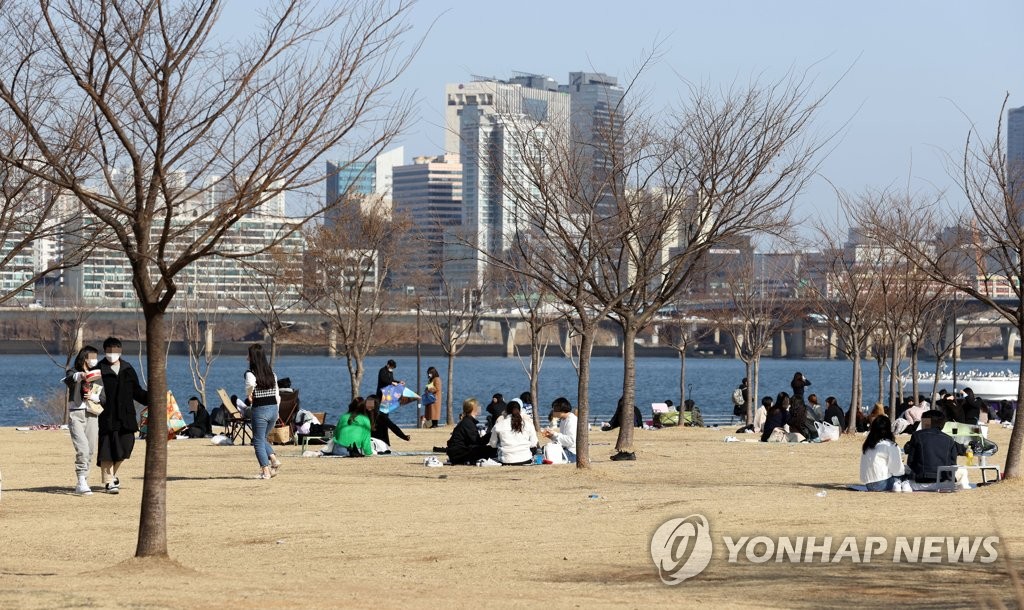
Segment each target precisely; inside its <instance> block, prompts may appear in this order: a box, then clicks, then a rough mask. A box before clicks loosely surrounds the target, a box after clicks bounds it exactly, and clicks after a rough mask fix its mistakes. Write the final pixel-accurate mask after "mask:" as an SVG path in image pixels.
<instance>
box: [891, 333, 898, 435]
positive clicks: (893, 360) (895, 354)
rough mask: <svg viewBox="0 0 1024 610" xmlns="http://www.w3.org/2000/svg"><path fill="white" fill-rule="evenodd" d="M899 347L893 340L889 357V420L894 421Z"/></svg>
mask: <svg viewBox="0 0 1024 610" xmlns="http://www.w3.org/2000/svg"><path fill="white" fill-rule="evenodd" d="M898 356H899V348H898V347H897V345H896V341H893V345H892V356H891V357H890V358H889V363H890V364H889V421H896V396H897V393H898V389H897V388H896V380H897V379H899V376H900V358H899V357H898Z"/></svg>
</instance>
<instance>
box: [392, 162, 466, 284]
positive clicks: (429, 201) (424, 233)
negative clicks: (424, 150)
mask: <svg viewBox="0 0 1024 610" xmlns="http://www.w3.org/2000/svg"><path fill="white" fill-rule="evenodd" d="M392 197H393V199H394V209H395V215H396V216H401V217H404V218H405V219H407V220H408V221H409V222H410V223H411V228H410V233H411V235H410V237H411V239H410V240H409V247H410V248H411V249H412V251H413V252H414V253H415V254H414V256H410V257H409V258H408V261H407V262H406V263H405V264H404V265H403V266H402V268H401V269H397V270H395V272H394V278H393V282H392V285H394V286H398V287H403V288H404V289H405V290H406V291H407V292H408V291H409V288H410V287H411V288H412V291H413V292H414V293H415V294H433V293H436V291H437V290H438V289H439V288H440V286H441V268H442V265H443V262H444V258H443V257H444V234H445V230H446V229H448V228H450V227H457V226H459V225H460V224H461V220H462V164H461V163H460V162H459V157H458V155H440V156H437V157H416V158H415V159H414V160H413V163H412V164H411V165H401V166H397V167H395V168H394V192H393V195H392Z"/></svg>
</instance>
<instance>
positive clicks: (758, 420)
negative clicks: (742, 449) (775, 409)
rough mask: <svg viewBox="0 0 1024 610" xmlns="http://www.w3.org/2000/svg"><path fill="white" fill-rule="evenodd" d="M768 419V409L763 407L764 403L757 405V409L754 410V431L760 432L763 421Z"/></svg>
mask: <svg viewBox="0 0 1024 610" xmlns="http://www.w3.org/2000/svg"><path fill="white" fill-rule="evenodd" d="M766 419H768V409H765V408H764V405H758V406H757V410H756V411H754V431H755V432H760V431H761V430H762V429H763V428H764V422H765V420H766Z"/></svg>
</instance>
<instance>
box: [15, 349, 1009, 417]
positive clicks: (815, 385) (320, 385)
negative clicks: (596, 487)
mask: <svg viewBox="0 0 1024 610" xmlns="http://www.w3.org/2000/svg"><path fill="white" fill-rule="evenodd" d="M125 357H126V358H127V360H128V361H129V362H130V363H131V364H132V366H134V367H135V368H136V370H138V371H140V372H141V371H143V366H142V365H141V364H140V362H139V359H138V357H137V356H134V355H129V354H125ZM387 359H388V358H387V356H382V357H379V358H368V359H367V361H366V375H365V377H364V379H363V385H362V392H363V393H364V394H365V393H369V392H373V391H374V390H375V389H376V388H375V387H374V386H375V385H376V382H377V371H378V369H379V368H380V367H381V366H383V365H384V362H386V361H387ZM394 360H395V361H396V362H397V363H398V368H397V370H396V371H395V378H396V379H400V380H405V381H407V382H408V383H409V385H410V386H415V383H416V358H415V357H395V358H394ZM428 366H435V367H437V369H438V370H439V371H440V372H441V376H442V380H444V379H446V369H445V367H446V360H445V359H436V360H435V359H432V358H431V359H427V358H424V359H423V371H424V373H423V375H422V379H421V382H423V383H425V382H426V381H425V380H426V367H428ZM925 366H926V367H931V366H933V365H931V364H927V365H925ZM1013 366H1015V363H1013V362H1006V361H999V360H982V361H970V362H961V363H960V365H959V368H960V370H962V371H966V370H971V369H974V370H979V371H1002V370H1006V369H1008V368H1011V367H1013ZM274 368H275V372H276V373H277V375H278V377H290V378H291V379H292V385H293V387H295V388H298V389H299V391H300V394H299V396H300V399H301V403H302V407H303V408H306V409H309V410H310V411H326V412H328V414H329V416H328V421H329V422H331V423H333V422H334V421H335V420H336V419H337V416H338V415H339V414H340V413H341V412H342V411H344V409H345V406H346V405H347V403H348V397H349V396H350V394H349V381H348V372H347V370H346V367H345V360H344V359H343V358H328V357H327V356H280V357H279V358H278V360H277V363H276V365H275V367H274ZM245 369H246V359H245V357H244V356H221V357H219V358H218V359H217V360H216V361H215V362H214V364H213V368H212V370H211V373H210V377H209V380H208V384H209V388H210V389H209V390H208V394H207V398H208V403H210V404H208V405H207V406H208V407H209V408H211V409H212V407H213V406H217V405H218V404H219V401H218V399H217V398H216V393H215V390H216V388H220V387H223V388H225V389H227V391H228V394H241V393H242V392H243V381H242V374H243V373H244V371H245ZM851 370H852V364H851V363H850V362H848V361H845V360H772V359H765V360H762V362H761V383H760V387H759V393H760V395H761V396H764V395H769V394H770V395H774V394H776V393H777V392H780V391H783V390H785V391H787V392H788V391H790V387H789V382H790V380H791V379H792V378H793V373H794V372H795V371H801V372H803V373H804V375H805V376H806V377H807V378H808V379H810V380H811V382H812V385H811V387H810V388H809V389H808V392H813V393H816V394H818V396H819V398H820V399H821V402H824V397H825V396H830V395H832V396H835V397H837V398H838V399H839V403H840V404H842V405H846V404H848V403H849V396H850V387H851V382H850V378H851ZM863 370H864V397H865V398H864V400H865V402H867V403H871V402H874V401H875V399H876V398H877V380H878V372H877V367H876V366H875V364H874V363H873V362H868V361H865V362H864V363H863ZM0 375H2V377H3V379H4V380H5V382H4V384H3V385H4V391H3V393H2V394H0V426H25V425H31V424H35V423H40V422H41V421H42V417H41V416H40V415H39V414H37V413H35V412H34V411H32V410H30V409H26V408H25V406H24V405H23V401H22V400H21V398H22V397H29V396H32V397H36V399H37V400H42V399H43V398H44V397H45V396H46V395H47V394H49V393H52V392H54V391H56V390H59V389H60V388H62V387H63V385H62V384H61V382H60V380H61V378H62V377H63V373H62V370H61V368H60V367H59V366H57V365H56V364H54V363H53V362H52V361H51V360H50V359H49V358H47V357H46V356H42V355H29V356H9V355H3V356H0ZM167 375H168V386H169V387H170V389H171V391H172V392H174V395H175V398H177V399H178V403H179V404H180V405H181V406H182V407H183V408H184V406H185V401H186V400H187V399H188V397H189V396H192V395H194V394H196V391H195V389H194V387H193V384H192V380H191V377H190V375H189V371H188V359H187V357H185V356H169V357H168V367H167ZM743 375H744V367H743V363H742V362H740V361H739V360H732V359H723V358H700V359H698V358H691V359H688V360H687V365H686V379H687V383H688V385H689V388H688V394H689V396H688V397H689V398H692V399H693V400H694V401H696V403H697V405H698V406H699V407H700V408H701V410H702V412H703V413H705V414H707V415H719V414H721V415H725V414H729V413H730V412H731V411H732V403H731V400H730V396H731V394H732V390H733V388H735V387H736V385H737V384H738V383H739V381H740V379H742V378H743ZM540 377H541V379H540V397H539V401H538V403H539V404H541V405H544V407H542V409H541V414H542V416H544V417H546V415H547V413H548V411H549V410H550V409H548V408H547V405H550V404H551V401H552V400H554V399H555V398H557V397H558V396H566V397H567V398H569V400H570V401H571V402H572V403H573V404H574V405H575V404H576V372H575V370H574V369H573V367H572V364H571V363H570V362H569V361H568V360H566V359H565V358H564V357H561V356H557V357H556V356H549V357H548V358H547V359H546V360H545V361H544V365H543V368H542V369H541V375H540ZM144 383H145V382H144ZM454 386H455V388H454V389H455V393H454V397H455V399H456V400H455V403H454V412H455V416H456V418H457V417H458V414H459V412H460V408H461V402H462V400H463V399H464V398H467V397H469V396H474V397H476V398H477V399H479V400H480V402H481V404H486V403H487V402H489V400H490V397H491V395H492V394H494V393H495V392H501V393H502V394H504V395H505V398H506V400H508V399H509V398H511V397H513V396H518V395H519V394H520V393H521V392H523V391H526V390H529V379H528V377H527V374H526V370H525V369H524V366H523V363H521V361H520V360H519V359H518V358H501V357H483V358H481V357H466V358H458V359H456V361H455V381H454ZM621 388H622V361H621V360H620V359H619V358H594V359H593V369H592V375H591V384H590V400H591V403H590V404H591V412H592V415H595V416H600V417H601V418H603V419H607V418H608V417H610V416H611V414H612V413H613V412H614V410H615V403H616V401H617V400H618V398H619V396H620V394H621ZM448 390H449V388H445V395H447V393H448ZM665 399H671V400H672V401H673V402H674V403H676V404H679V403H680V402H681V400H680V397H679V360H678V359H675V358H641V359H638V360H637V404H638V405H639V406H640V407H641V409H642V410H643V412H644V414H645V415H646V416H647V417H650V403H652V402H661V401H664V400H665ZM415 416H416V406H415V404H412V405H406V406H403V407H401V408H400V409H398V410H397V411H396V412H394V413H393V414H392V419H393V420H395V422H396V423H398V424H399V425H401V426H403V427H408V426H412V425H413V424H414V421H415V418H416V417H415ZM443 416H444V410H443V409H442V418H443ZM186 420H187V421H191V417H189V416H187V415H186ZM442 423H443V419H442Z"/></svg>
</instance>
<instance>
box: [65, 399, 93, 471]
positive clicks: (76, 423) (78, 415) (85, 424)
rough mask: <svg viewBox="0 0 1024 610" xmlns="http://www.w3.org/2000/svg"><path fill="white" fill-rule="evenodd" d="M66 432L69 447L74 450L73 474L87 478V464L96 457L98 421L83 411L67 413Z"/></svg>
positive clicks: (77, 410)
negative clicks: (69, 437) (69, 438)
mask: <svg viewBox="0 0 1024 610" xmlns="http://www.w3.org/2000/svg"><path fill="white" fill-rule="evenodd" d="M68 430H69V431H70V432H71V445H72V446H73V447H74V448H75V474H77V475H78V476H80V477H87V476H89V464H90V462H92V460H93V458H95V457H96V447H97V445H98V444H99V441H98V440H97V439H98V435H99V419H97V417H96V416H95V415H89V414H88V413H86V411H85V409H76V410H74V411H69V412H68Z"/></svg>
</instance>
